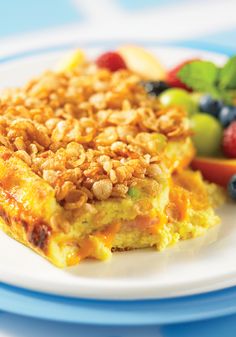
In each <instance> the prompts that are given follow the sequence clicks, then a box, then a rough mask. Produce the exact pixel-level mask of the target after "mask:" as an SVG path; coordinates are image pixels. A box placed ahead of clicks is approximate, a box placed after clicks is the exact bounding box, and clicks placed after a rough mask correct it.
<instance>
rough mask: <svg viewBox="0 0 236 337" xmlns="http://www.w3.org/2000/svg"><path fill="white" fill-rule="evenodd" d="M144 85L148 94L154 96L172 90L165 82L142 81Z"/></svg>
mask: <svg viewBox="0 0 236 337" xmlns="http://www.w3.org/2000/svg"><path fill="white" fill-rule="evenodd" d="M142 85H143V87H144V88H145V90H146V91H147V93H148V94H150V95H153V96H158V95H160V94H161V93H162V92H163V91H165V90H167V89H169V88H170V86H169V85H168V84H167V83H166V82H164V81H142Z"/></svg>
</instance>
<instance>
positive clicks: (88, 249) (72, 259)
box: [67, 224, 120, 266]
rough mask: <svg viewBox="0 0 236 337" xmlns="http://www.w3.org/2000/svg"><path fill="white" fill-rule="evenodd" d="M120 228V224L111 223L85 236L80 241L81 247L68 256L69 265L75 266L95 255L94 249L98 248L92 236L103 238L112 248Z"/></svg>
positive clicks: (108, 246) (107, 245) (106, 244)
mask: <svg viewBox="0 0 236 337" xmlns="http://www.w3.org/2000/svg"><path fill="white" fill-rule="evenodd" d="M119 229H120V224H111V225H109V226H108V227H107V228H106V229H104V230H103V231H98V232H96V233H95V234H92V235H91V236H87V237H85V238H84V239H83V240H82V241H81V242H80V248H79V249H78V250H76V251H74V252H73V253H70V254H68V256H67V265H68V266H73V265H76V264H78V263H79V262H80V261H81V260H83V259H86V258H87V257H94V251H95V249H96V246H95V242H94V241H93V240H91V237H97V238H98V239H99V240H101V241H102V242H103V243H104V245H105V246H106V247H107V248H112V242H113V239H114V237H115V235H116V233H117V232H118V231H119Z"/></svg>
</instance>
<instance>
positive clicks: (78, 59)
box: [56, 49, 86, 72]
mask: <svg viewBox="0 0 236 337" xmlns="http://www.w3.org/2000/svg"><path fill="white" fill-rule="evenodd" d="M85 59H86V58H85V54H84V52H83V50H81V49H77V50H75V51H73V52H71V53H69V54H67V55H66V56H65V57H64V58H63V59H62V60H61V61H60V62H59V63H58V64H57V66H56V70H57V71H58V72H61V71H62V72H63V71H72V70H74V69H75V68H77V67H79V66H80V65H82V64H83V63H84V62H85Z"/></svg>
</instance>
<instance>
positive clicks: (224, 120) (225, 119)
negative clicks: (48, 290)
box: [219, 106, 236, 128]
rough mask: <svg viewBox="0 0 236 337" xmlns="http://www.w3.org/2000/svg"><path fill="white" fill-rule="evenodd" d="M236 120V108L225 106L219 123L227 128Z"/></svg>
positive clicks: (221, 111)
mask: <svg viewBox="0 0 236 337" xmlns="http://www.w3.org/2000/svg"><path fill="white" fill-rule="evenodd" d="M234 120H236V107H234V106H223V108H222V109H221V110H220V113H219V121H220V122H221V124H222V126H223V127H224V128H225V127H227V126H228V125H229V124H230V123H232V122H233V121H234Z"/></svg>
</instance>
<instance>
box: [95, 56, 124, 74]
mask: <svg viewBox="0 0 236 337" xmlns="http://www.w3.org/2000/svg"><path fill="white" fill-rule="evenodd" d="M96 64H97V66H98V67H99V68H107V69H109V70H110V71H112V72H113V71H117V70H120V69H127V66H126V64H125V61H124V60H123V58H122V57H121V56H120V54H118V53H116V52H113V51H110V52H107V53H104V54H102V55H100V56H99V57H98V58H97V60H96Z"/></svg>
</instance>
